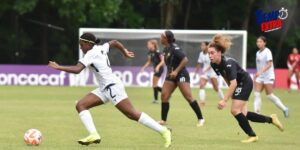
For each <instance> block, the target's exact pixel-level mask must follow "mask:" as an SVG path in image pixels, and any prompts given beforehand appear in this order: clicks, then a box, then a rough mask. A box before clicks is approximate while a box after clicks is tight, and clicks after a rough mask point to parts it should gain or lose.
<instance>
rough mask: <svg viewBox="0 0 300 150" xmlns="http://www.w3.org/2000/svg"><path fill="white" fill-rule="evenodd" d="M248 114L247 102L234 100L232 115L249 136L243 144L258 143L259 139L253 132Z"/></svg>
mask: <svg viewBox="0 0 300 150" xmlns="http://www.w3.org/2000/svg"><path fill="white" fill-rule="evenodd" d="M246 112H247V101H245V100H238V99H232V105H231V114H232V115H233V116H234V117H235V119H236V120H237V122H238V123H239V125H240V127H241V128H242V129H243V131H244V132H245V133H246V134H247V135H248V136H249V138H248V139H247V140H243V141H241V142H243V143H251V142H256V141H257V140H258V137H257V136H256V134H255V132H254V131H253V130H252V128H251V126H250V124H249V121H248V119H247V117H246Z"/></svg>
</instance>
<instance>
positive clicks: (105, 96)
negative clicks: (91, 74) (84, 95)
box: [91, 83, 128, 105]
mask: <svg viewBox="0 0 300 150" xmlns="http://www.w3.org/2000/svg"><path fill="white" fill-rule="evenodd" d="M91 93H93V94H95V95H96V96H98V97H99V98H100V99H101V100H102V101H103V103H107V102H108V101H111V102H112V103H113V105H117V104H118V103H119V102H121V101H122V100H124V99H126V98H128V96H127V93H126V91H125V88H124V85H123V84H122V83H113V84H109V85H107V86H106V87H105V88H104V89H100V88H97V89H95V90H93V91H92V92H91Z"/></svg>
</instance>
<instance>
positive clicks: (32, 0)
mask: <svg viewBox="0 0 300 150" xmlns="http://www.w3.org/2000/svg"><path fill="white" fill-rule="evenodd" d="M37 2H38V0H26V1H24V0H15V3H14V5H13V10H15V11H16V12H17V13H18V14H20V15H22V14H25V13H27V12H30V11H32V10H33V9H34V8H35V6H36V4H37Z"/></svg>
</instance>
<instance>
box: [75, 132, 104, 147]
mask: <svg viewBox="0 0 300 150" xmlns="http://www.w3.org/2000/svg"><path fill="white" fill-rule="evenodd" d="M100 142H101V137H100V135H99V134H98V133H97V132H95V133H91V134H90V135H89V136H88V137H86V138H83V139H80V140H78V143H79V144H81V145H90V144H93V143H95V144H99V143H100Z"/></svg>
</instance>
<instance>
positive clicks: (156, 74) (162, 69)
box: [154, 67, 164, 77]
mask: <svg viewBox="0 0 300 150" xmlns="http://www.w3.org/2000/svg"><path fill="white" fill-rule="evenodd" d="M163 72H164V67H160V69H159V71H158V72H155V68H154V76H155V77H161V75H162V73H163Z"/></svg>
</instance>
